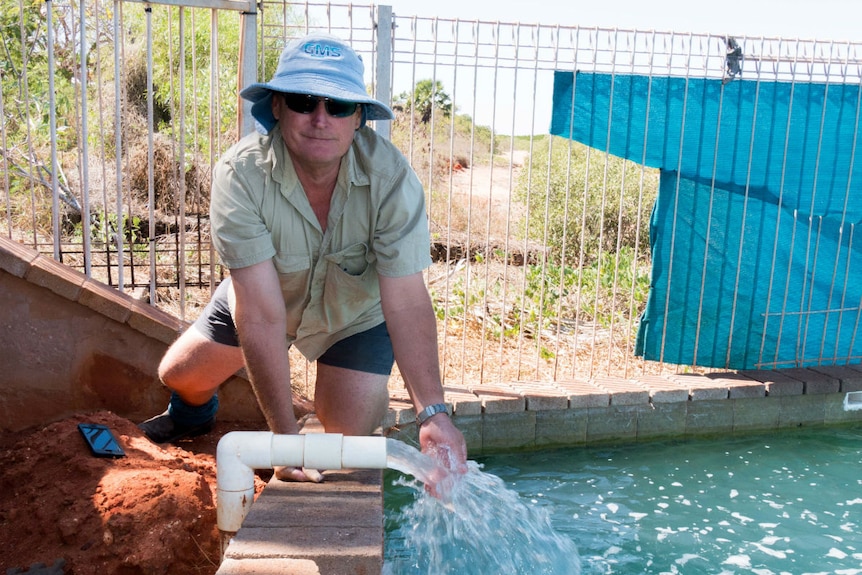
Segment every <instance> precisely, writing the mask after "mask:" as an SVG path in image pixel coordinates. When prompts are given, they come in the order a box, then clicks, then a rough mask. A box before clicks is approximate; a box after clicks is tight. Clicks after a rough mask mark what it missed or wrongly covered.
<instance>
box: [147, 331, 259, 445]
mask: <svg viewBox="0 0 862 575" xmlns="http://www.w3.org/2000/svg"><path fill="white" fill-rule="evenodd" d="M242 366H243V359H242V351H241V350H240V348H239V347H235V346H231V345H226V344H222V343H217V342H214V341H212V340H210V339H207V338H206V337H205V336H204V335H203V334H202V333H201V332H200V331H198V329H197V328H196V327H195V326H192V327H190V328H189V329H188V330H186V332H185V333H183V334H182V335H181V336H180V338H179V339H178V340H177V341H175V342H174V343H173V345H171V347H170V348H168V351H167V353H165V356H164V357H163V358H162V362H161V363H160V364H159V378H160V379H161V380H162V383H164V384H165V386H166V387H167V388H168V389H170V390H171V399H170V403H169V405H168V409H167V410H166V411H164V412H163V413H160V414H159V415H157V416H155V417H152V418H150V419H148V420H147V421H144V422H143V423H141V424H140V425H139V427H140V428H141V430H143V432H144V433H145V434H146V436H147V437H149V438H150V440H152V441H154V442H155V443H171V442H174V441H177V440H178V439H182V438H183V437H191V436H195V435H201V434H203V433H207V432H209V431H210V430H212V427H213V424H214V423H215V414H216V411H217V410H218V396H217V395H216V391H217V390H218V386H219V385H221V383H222V382H224V381H225V380H226V379H227V378H228V377H230V376H231V375H233V374H234V373H235V372H236V371H237V370H238V369H239V368H241V367H242Z"/></svg>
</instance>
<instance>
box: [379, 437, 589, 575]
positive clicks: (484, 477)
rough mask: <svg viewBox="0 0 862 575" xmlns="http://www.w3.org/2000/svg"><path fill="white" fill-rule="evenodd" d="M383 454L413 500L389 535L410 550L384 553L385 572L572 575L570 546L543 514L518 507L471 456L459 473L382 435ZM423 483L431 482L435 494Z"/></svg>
mask: <svg viewBox="0 0 862 575" xmlns="http://www.w3.org/2000/svg"><path fill="white" fill-rule="evenodd" d="M387 452H388V465H389V467H390V468H392V469H396V470H398V471H401V472H402V473H406V474H409V475H412V476H413V477H415V478H416V480H417V481H410V480H409V479H407V478H402V479H399V480H398V481H399V482H401V483H402V484H403V485H407V486H410V487H412V488H413V489H414V490H415V493H416V498H415V500H414V501H413V503H412V504H410V505H406V506H404V508H403V509H402V510H401V512H400V513H399V515H398V517H397V518H396V519H397V522H398V524H399V525H400V527H399V528H398V529H397V531H396V532H395V533H394V536H396V537H401V538H403V539H404V547H405V548H407V549H410V550H411V552H412V553H411V555H410V556H409V557H393V558H388V561H387V564H386V565H385V567H384V574H385V575H400V574H407V573H410V574H411V575H412V574H416V573H429V574H434V575H438V574H441V575H442V574H446V573H453V574H454V573H457V574H458V575H470V574H474V573H475V574H477V575H479V574H483V575H484V574H486V573H512V574H521V573H529V574H531V575H532V574H537V575H580V573H581V562H580V557H579V556H578V550H577V548H576V547H575V544H574V543H573V542H572V541H571V540H570V539H567V538H565V537H563V536H562V535H560V534H559V533H557V532H556V531H555V530H554V528H553V527H552V526H551V521H550V517H549V515H548V513H547V512H546V511H545V510H544V509H542V508H539V507H536V506H530V505H526V504H525V503H524V502H523V501H522V500H521V498H520V497H519V495H518V494H517V493H515V492H514V491H511V490H509V489H507V488H506V486H505V484H504V483H503V481H502V480H501V479H500V478H499V477H496V476H495V475H491V474H489V473H483V472H482V471H481V468H480V466H479V465H478V464H477V463H476V462H475V461H469V462H468V470H467V473H465V474H463V475H460V474H452V473H449V472H448V471H446V470H445V469H443V468H442V467H440V466H438V465H437V463H436V461H434V460H433V459H432V458H430V457H428V456H427V455H424V454H422V453H420V452H419V451H417V450H415V449H413V448H412V447H410V446H408V445H406V444H404V443H402V442H400V441H396V440H394V439H389V440H387ZM423 483H424V484H426V485H433V487H434V489H435V490H436V495H437V496H436V497H434V496H432V495H430V494H429V493H427V492H426V489H425V487H424V486H423Z"/></svg>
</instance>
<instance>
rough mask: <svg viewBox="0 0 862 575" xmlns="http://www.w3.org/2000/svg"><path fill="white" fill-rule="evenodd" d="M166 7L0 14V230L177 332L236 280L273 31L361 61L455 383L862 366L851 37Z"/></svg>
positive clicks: (856, 59) (375, 11)
mask: <svg viewBox="0 0 862 575" xmlns="http://www.w3.org/2000/svg"><path fill="white" fill-rule="evenodd" d="M180 4H181V3H179V2H173V1H171V2H166V3H164V4H158V3H141V2H136V1H128V0H127V1H119V0H116V1H113V2H105V1H104V0H91V1H89V2H85V3H82V4H80V5H75V4H73V3H71V2H68V1H65V0H51V1H49V2H46V3H44V4H43V5H42V6H41V7H40V9H39V10H38V11H37V10H28V9H25V6H24V4H23V2H22V1H21V0H19V10H18V13H15V12H14V11H11V12H10V11H7V12H5V13H4V15H3V16H0V18H2V19H3V20H0V26H2V28H0V29H2V35H3V38H4V42H5V45H6V46H8V47H9V50H8V53H9V54H10V56H9V58H7V60H6V61H5V62H4V63H2V64H0V65H2V66H3V73H2V78H0V81H2V90H0V116H2V118H3V121H2V125H0V151H2V157H0V169H2V171H3V178H2V180H0V181H1V182H2V184H0V185H2V186H3V188H2V190H3V197H2V205H3V208H4V211H5V214H4V216H5V217H4V218H2V221H3V223H2V224H0V233H3V234H4V235H6V236H8V237H10V238H14V239H16V240H17V241H21V242H23V243H26V244H28V245H30V246H32V247H34V248H36V249H38V250H39V251H41V252H43V253H49V254H52V255H53V257H55V258H56V259H58V260H60V261H62V262H64V263H66V264H68V265H70V266H73V267H75V268H77V269H80V270H82V271H84V272H85V273H87V274H88V275H92V276H94V277H96V278H98V279H101V280H103V281H106V282H108V283H110V284H111V285H116V286H117V287H118V289H122V290H124V291H129V292H133V293H136V294H140V295H141V297H149V298H150V301H151V302H152V303H153V304H154V305H158V306H160V307H163V308H166V309H168V310H170V311H172V312H174V313H176V314H178V315H180V316H181V317H185V318H186V319H193V318H194V317H195V316H196V314H197V313H198V312H199V310H200V308H201V306H202V305H203V303H205V301H206V299H207V296H208V294H209V291H210V290H211V289H212V288H213V287H214V285H215V284H217V283H218V281H220V279H221V278H223V276H224V274H225V270H223V269H222V268H221V266H220V265H219V264H218V262H217V260H216V256H215V254H214V253H213V250H212V247H211V244H210V242H209V224H208V215H207V208H208V203H207V202H208V196H209V178H210V170H211V167H212V165H213V163H214V162H215V161H216V159H217V158H218V157H219V156H220V155H221V154H222V153H223V152H224V151H225V150H226V149H227V147H228V146H230V145H231V144H232V143H233V142H235V141H236V139H237V138H238V137H239V135H240V131H242V130H243V129H245V128H241V127H240V125H241V124H240V123H239V121H240V120H241V116H242V110H241V108H240V109H238V108H237V106H238V104H239V102H238V97H237V86H238V83H239V82H240V81H249V80H248V79H245V80H238V78H241V77H242V76H241V71H242V69H243V67H242V62H241V61H240V60H241V52H242V50H241V49H240V46H241V45H242V44H243V41H244V40H245V39H247V38H249V37H251V39H252V43H253V44H255V46H256V48H255V50H256V54H255V58H254V59H255V61H256V68H257V75H258V77H261V78H268V77H269V76H271V75H272V72H273V70H274V69H275V65H276V62H277V57H278V53H279V52H280V49H281V47H282V46H283V45H284V43H285V41H286V39H288V38H291V37H295V36H298V35H301V34H303V33H305V32H306V31H308V30H327V31H329V32H331V33H332V34H334V35H337V36H340V37H342V38H345V39H346V40H348V41H350V42H351V43H352V45H353V46H354V47H355V49H356V50H357V51H358V52H359V53H360V54H362V56H363V58H364V60H365V63H366V74H367V82H368V85H369V87H370V89H371V90H372V92H373V93H375V94H376V95H377V97H378V98H380V99H383V100H388V101H390V102H391V104H392V107H393V109H394V110H395V111H396V116H397V118H396V120H395V121H394V122H392V123H391V125H381V126H377V128H378V129H379V130H380V131H382V132H384V133H385V134H387V135H388V137H390V138H391V139H392V141H393V142H395V143H396V145H398V146H399V147H400V148H401V149H402V151H403V152H404V154H405V155H406V156H407V157H408V159H409V160H410V161H411V163H412V165H413V166H414V169H415V170H416V172H417V174H418V175H419V177H420V179H421V180H422V182H423V184H424V186H425V189H426V193H427V209H428V214H429V218H430V222H431V228H432V234H433V238H432V241H433V245H432V252H433V254H432V255H433V256H434V260H435V263H434V265H433V266H432V268H431V269H429V271H428V274H427V282H428V285H429V288H430V290H431V292H432V296H433V298H434V302H435V309H436V311H437V314H438V317H439V320H440V321H439V324H440V340H441V357H442V360H443V364H444V367H445V378H446V380H447V381H450V382H458V383H467V382H483V383H504V382H505V381H511V380H520V381H523V380H530V379H543V380H549V379H550V380H561V379H572V378H579V377H590V376H593V375H597V374H611V375H621V376H625V377H631V376H632V375H634V374H637V373H643V372H650V373H652V372H662V371H677V370H680V369H689V368H690V367H691V366H702V368H704V369H709V368H713V367H716V368H724V367H740V366H742V367H767V368H768V367H783V366H791V365H812V364H821V363H825V364H829V363H848V362H849V363H857V362H858V361H859V359H860V357H862V355H860V351H859V350H858V349H857V346H856V345H855V341H856V337H855V336H856V332H857V329H858V323H859V317H860V309H862V306H860V298H862V294H860V290H859V289H858V287H857V285H856V282H855V276H857V275H858V274H857V273H856V270H857V266H858V265H859V263H860V262H859V261H857V260H858V256H857V252H858V250H859V248H858V246H859V241H858V238H856V239H854V226H855V224H856V222H857V221H858V214H857V213H856V211H855V209H856V206H855V204H854V201H853V197H854V195H855V196H858V194H854V193H853V192H854V190H856V188H857V187H858V185H859V184H858V182H859V178H858V177H856V176H858V174H857V173H856V171H857V170H858V168H857V167H856V166H857V163H858V162H856V159H855V158H856V156H855V150H856V142H857V130H856V127H857V125H858V118H859V96H858V87H859V84H860V80H862V71H860V49H862V47H860V46H859V45H856V44H848V43H844V44H837V43H834V42H829V41H817V40H796V39H781V38H745V37H737V38H729V37H724V36H710V35H696V34H688V33H682V32H679V31H677V32H658V31H640V30H620V29H596V28H590V29H586V28H577V27H562V26H557V25H542V24H533V25H526V24H518V23H503V22H494V21H473V20H470V21H466V20H460V19H449V18H420V17H416V16H410V15H403V14H398V13H397V12H396V13H394V14H392V12H391V10H390V9H388V7H385V6H374V5H368V6H358V5H354V4H337V3H319V2H286V1H283V0H282V1H275V0H264V1H263V2H259V3H257V4H255V3H254V2H251V3H249V2H234V1H230V0H224V1H223V2H219V3H218V4H217V5H214V4H212V3H205V5H200V4H203V3H197V4H198V5H194V4H195V3H194V2H186V3H185V5H180ZM249 18H253V19H254V20H249ZM250 21H251V22H254V25H253V28H252V29H251V30H249V28H248V26H244V24H245V23H248V22H250ZM381 29H383V30H385V32H387V34H385V35H383V34H381ZM49 32H50V33H49ZM380 38H391V41H390V42H389V43H386V45H381V44H380ZM81 46H86V47H87V49H86V50H81V49H80V47H81ZM246 50H248V49H246ZM662 86H664V88H662ZM812 86H816V87H818V89H819V90H820V91H819V92H816V91H812V88H811V87H812ZM778 88H780V89H781V90H784V91H783V92H782V91H781V90H778ZM662 90H664V91H662ZM698 90H700V91H698ZM776 90H778V91H776ZM803 92H804V93H805V98H804V99H800V98H802V96H801V95H800V94H803ZM673 94H681V96H680V97H679V98H677V99H673V98H672V96H673ZM744 97H747V98H749V100H746V101H747V102H748V101H750V103H749V104H744V105H742V104H740V103H739V102H740V101H742V100H739V98H744ZM567 98H568V100H566V99H567ZM734 98H736V99H734ZM782 98H783V99H782ZM818 98H820V100H822V101H825V102H828V103H829V105H825V104H824V105H823V106H820V107H816V106H815V104H816V101H817V99H818ZM854 98H855V99H854ZM833 101H834V102H838V103H837V104H835V105H836V106H838V107H837V108H836V107H830V106H832V104H831V103H832V102H833ZM776 102H777V103H776ZM782 102H783V104H782ZM802 102H804V104H803V103H802ZM768 103H769V104H770V105H769V107H764V106H766V105H767V104H768ZM772 104H775V105H772ZM854 105H855V107H854ZM675 106H676V107H675ZM782 106H783V107H782ZM803 106H804V107H805V109H806V110H808V113H807V114H805V115H804V116H800V115H799V110H800V109H802V107H803ZM767 109H768V110H769V111H770V114H771V116H766V115H764V114H765V113H766V112H764V110H767ZM660 110H664V112H663V113H664V114H665V115H664V116H661V115H657V114H659V111H660ZM836 110H837V111H836ZM647 111H648V112H647ZM638 114H640V115H638ZM644 114H646V115H644ZM673 114H676V116H674V117H675V118H677V119H679V120H680V125H678V126H677V127H676V128H675V130H676V131H675V132H674V129H672V125H671V123H670V122H669V121H667V117H669V116H671V115H673ZM745 114H748V115H745ZM704 118H708V121H707V120H704ZM716 118H717V119H716ZM836 118H837V119H836ZM734 121H735V123H732V122H734ZM728 122H731V124H728ZM798 122H801V123H802V124H805V126H806V127H805V129H804V130H803V131H802V132H797V131H795V130H796V127H797V123H798ZM731 125H732V129H733V130H735V132H733V131H731V127H730V126H731ZM791 128H792V129H791ZM674 134H676V135H674ZM731 134H735V139H734V138H730V136H731ZM799 134H802V136H800V135H799ZM659 136H660V137H661V139H660V140H657V138H659ZM728 138H730V139H728ZM797 141H801V142H803V143H804V146H803V147H804V148H805V150H804V152H805V153H804V154H803V153H802V152H798V153H797V152H796V151H795V150H796V148H795V147H794V146H795V142H797ZM656 142H659V143H656ZM693 142H697V143H699V145H698V146H696V147H695V148H690V145H691V144H692V143H693ZM730 148H732V149H733V150H734V151H735V152H734V154H735V155H733V156H732V157H733V161H732V162H729V161H728V160H727V157H726V156H723V155H722V153H723V151H724V150H727V149H730ZM761 148H763V149H767V148H768V150H769V151H770V152H769V154H767V155H766V156H764V158H766V160H768V162H767V164H766V168H763V165H762V163H760V162H761V160H762V159H763V158H761V157H760V150H761ZM692 149H693V150H694V151H692ZM659 151H660V152H661V154H658V152H659ZM656 154H658V155H659V156H660V157H656ZM766 160H764V161H766ZM692 166H695V167H697V168H698V169H700V171H697V172H695V171H693V170H694V168H692ZM728 166H730V168H729V169H728V170H725V171H728V173H724V172H723V170H724V169H725V168H727V167H728ZM718 214H721V215H722V217H724V218H725V220H724V221H720V220H719V219H717V218H718ZM753 214H757V215H758V218H759V219H757V220H756V222H757V225H756V226H755V225H754V224H753V223H752V222H754V221H755V220H752V217H753ZM733 222H741V223H743V224H744V225H742V226H741V227H740V226H738V225H737V226H734V225H730V223H733ZM82 223H83V225H82ZM651 224H652V228H651ZM737 228H739V229H737ZM755 228H758V229H755ZM734 230H735V231H734ZM683 232H685V233H683ZM731 232H733V233H731ZM651 234H652V237H651ZM686 234H687V235H686ZM734 234H735V235H734ZM694 240H698V241H694ZM752 250H754V251H752ZM657 254H659V255H660V256H661V257H660V258H657V257H656V255H657ZM750 254H758V257H756V258H755V257H753V256H752V255H750ZM683 256H685V257H683ZM716 258H718V259H716ZM788 262H789V263H788ZM749 264H756V265H755V267H757V270H756V271H757V273H754V272H753V271H751V270H749V267H750V265H749ZM749 272H750V273H749ZM755 288H756V289H755ZM680 294H683V295H682V299H681V300H680V299H679V297H678V296H680ZM713 296H714V297H713ZM716 325H718V327H716ZM680 326H683V327H684V328H685V329H682V328H681V327H680ZM686 366H688V367H686Z"/></svg>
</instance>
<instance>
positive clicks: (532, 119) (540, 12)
mask: <svg viewBox="0 0 862 575" xmlns="http://www.w3.org/2000/svg"><path fill="white" fill-rule="evenodd" d="M378 3H379V4H388V5H390V6H392V11H393V12H394V13H395V15H396V16H397V17H410V16H418V17H422V18H433V17H439V18H441V19H447V20H453V19H456V18H457V19H461V20H466V21H473V20H479V21H482V22H503V23H512V22H520V23H522V24H543V25H551V26H553V25H555V24H560V25H561V26H573V27H574V26H580V27H582V28H589V27H596V26H597V27H599V28H609V29H613V28H619V29H623V30H655V31H658V32H678V33H680V32H681V33H689V32H691V33H694V34H715V35H719V36H724V35H730V36H734V37H736V38H741V37H749V38H760V37H765V38H784V39H800V40H818V41H824V40H825V41H828V40H834V41H837V42H839V43H843V42H846V41H851V42H862V25H860V21H862V19H860V17H859V16H862V0H737V1H732V2H726V1H721V0H711V1H705V0H528V1H513V0H378ZM859 53H860V55H862V47H860V48H859ZM443 83H444V87H445V88H449V84H450V83H451V79H446V80H444V82H443ZM551 83H552V82H551V81H550V80H549V79H547V78H540V80H539V87H538V90H537V92H536V97H535V98H532V97H519V99H518V104H515V108H516V109H517V113H515V114H514V118H515V122H514V124H515V125H514V127H512V126H511V124H512V120H511V119H510V118H512V117H513V114H512V108H511V106H512V102H511V100H512V99H511V98H496V99H494V101H495V104H496V109H495V110H494V117H493V118H492V117H491V113H492V111H491V107H489V106H480V107H479V108H477V109H474V110H471V109H465V107H464V106H463V105H462V104H461V103H459V102H458V98H457V97H456V98H453V99H454V100H456V106H457V109H458V110H459V111H461V112H467V113H470V114H471V115H472V116H473V118H474V121H475V122H476V123H477V124H480V125H493V126H494V127H495V129H497V130H498V132H502V133H507V132H508V131H509V130H511V129H514V133H516V134H526V133H537V132H542V131H545V130H547V126H548V125H549V121H550V115H551V110H550V106H547V105H545V104H546V103H549V102H550V99H551V97H550V91H551ZM482 84H483V83H480V86H479V88H478V89H479V90H480V91H481V90H482V89H488V90H489V89H490V88H488V87H487V86H484V85H482ZM394 88H395V93H398V91H399V90H405V89H409V86H394ZM528 88H529V82H526V81H524V80H522V85H521V86H520V89H528ZM460 90H462V91H463V90H466V91H467V92H469V90H470V88H469V87H467V88H464V87H462V88H460ZM467 96H468V97H467V99H466V100H465V99H461V100H460V102H462V103H466V105H467V106H469V104H470V103H472V101H473V96H472V94H467ZM489 98H493V95H492V94H491V93H489V94H486V95H479V94H478V93H477V95H476V101H488V99H489ZM533 101H536V102H539V103H541V105H539V106H537V107H535V108H534V109H532V110H527V109H526V107H527V106H529V105H530V104H531V103H532V102H533ZM501 107H502V108H501ZM507 107H508V109H507Z"/></svg>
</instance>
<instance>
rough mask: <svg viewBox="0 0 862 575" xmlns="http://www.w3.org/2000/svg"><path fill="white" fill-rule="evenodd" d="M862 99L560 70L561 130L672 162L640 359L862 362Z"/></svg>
mask: <svg viewBox="0 0 862 575" xmlns="http://www.w3.org/2000/svg"><path fill="white" fill-rule="evenodd" d="M859 109H860V90H859V86H851V85H844V84H829V85H826V84H810V83H807V84H801V83H796V84H790V83H780V82H755V81H733V82H730V83H728V84H726V85H725V84H723V83H722V82H721V81H720V80H706V79H685V78H676V77H644V76H626V75H616V76H611V75H606V74H587V73H580V72H578V73H576V74H572V73H564V72H557V73H556V76H555V85H554V110H553V116H552V123H551V133H552V134H554V135H558V136H563V137H569V138H572V139H574V140H577V141H580V142H582V143H584V144H587V145H589V146H591V147H594V148H597V149H599V150H602V151H606V152H609V153H611V154H614V155H617V156H621V157H624V158H627V159H629V160H633V161H635V162H639V163H642V164H645V165H647V166H650V167H655V168H659V169H660V170H661V181H660V186H659V193H658V198H657V201H656V205H655V207H654V210H653V219H652V222H651V224H652V225H651V244H652V258H653V269H652V277H651V289H650V295H649V298H648V301H647V306H646V309H645V311H644V313H643V315H642V317H641V321H640V326H639V329H638V335H637V343H636V353H637V354H639V355H643V356H644V357H645V358H646V359H652V360H660V361H666V362H671V363H678V364H693V365H702V366H709V367H724V368H732V369H752V368H758V367H789V366H798V365H812V364H829V363H847V362H850V363H857V362H858V361H859V358H860V357H862V341H860V343H859V344H857V343H856V334H857V332H858V331H860V330H859V327H860V326H859V320H860V317H859V311H858V310H859V306H860V299H862V253H860V249H862V237H859V233H857V232H862V230H858V231H854V229H853V228H854V225H855V224H856V223H858V222H859V221H860V219H862V193H860V191H862V190H860V186H862V173H860V172H862V158H860V160H859V161H857V160H856V151H857V148H858V145H859V143H858V141H859V140H862V134H859V136H860V137H859V138H857V131H858V128H859V123H860V122H859ZM851 224H853V225H851ZM854 235H855V236H856V237H855V239H854V238H853V237H852V236H854Z"/></svg>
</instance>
